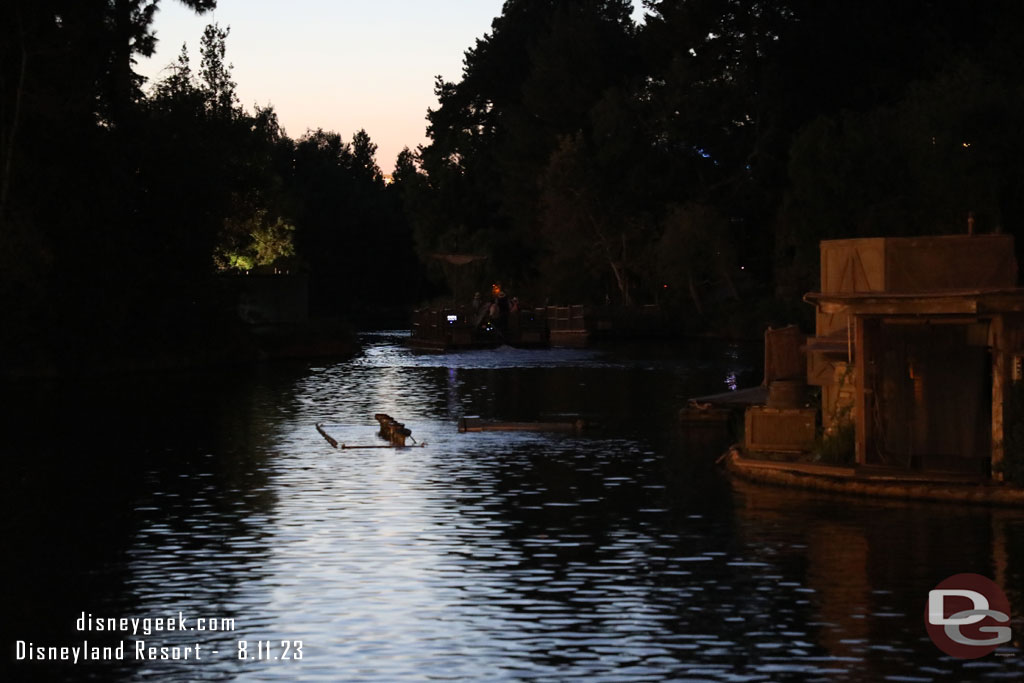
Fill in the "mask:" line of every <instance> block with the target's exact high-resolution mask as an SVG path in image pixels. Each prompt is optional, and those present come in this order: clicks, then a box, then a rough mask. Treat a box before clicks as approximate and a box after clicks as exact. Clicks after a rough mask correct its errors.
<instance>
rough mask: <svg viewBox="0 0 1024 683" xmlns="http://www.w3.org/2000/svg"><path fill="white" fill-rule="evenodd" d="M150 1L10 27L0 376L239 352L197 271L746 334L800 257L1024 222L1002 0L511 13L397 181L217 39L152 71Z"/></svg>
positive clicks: (363, 143)
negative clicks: (269, 274)
mask: <svg viewBox="0 0 1024 683" xmlns="http://www.w3.org/2000/svg"><path fill="white" fill-rule="evenodd" d="M163 1H164V2H169V1H170V0H163ZM179 1H181V2H183V3H184V4H185V5H187V6H189V7H191V8H192V9H194V10H195V11H197V12H200V13H201V12H206V11H207V10H209V9H211V8H213V7H214V5H215V0H179ZM159 2H160V0H34V1H33V2H11V3H6V4H5V5H4V9H2V10H0V302H2V303H3V310H4V311H5V318H6V321H5V324H4V325H3V326H2V327H3V331H2V332H0V342H2V344H3V347H4V348H5V349H7V350H8V351H9V352H10V353H9V354H8V355H9V357H12V358H25V357H29V356H33V355H35V356H40V357H58V358H59V357H67V356H69V355H75V354H77V355H82V354H88V353H90V349H92V350H95V351H96V353H107V354H109V353H115V354H116V353H149V352H154V351H160V350H161V349H165V348H177V347H182V346H185V347H188V346H191V347H193V348H199V347H202V346H203V345H204V344H207V343H208V339H209V338H210V337H211V336H217V335H218V334H220V333H221V332H222V333H223V335H230V334H232V332H231V331H230V330H228V329H222V328H224V327H225V326H226V323H225V322H224V321H225V320H227V319H228V318H229V317H230V316H228V315H227V313H226V312H227V310H228V309H229V308H230V306H231V301H230V296H229V293H228V291H227V290H226V289H225V287H224V286H223V278H222V277H218V276H219V275H222V274H223V273H229V272H232V271H246V270H248V271H252V270H254V269H260V268H268V269H273V268H276V269H278V270H289V271H295V270H298V271H302V272H305V273H307V274H308V276H309V278H310V293H311V304H312V308H313V312H314V314H315V315H321V316H345V315H349V316H351V315H358V314H359V313H360V312H365V311H367V310H379V309H381V308H385V307H401V306H410V305H412V304H415V303H417V302H421V301H424V300H427V299H429V298H431V297H433V296H446V297H448V298H451V297H453V296H458V297H462V298H465V299H468V298H469V297H470V296H472V292H473V291H474V290H477V291H480V290H481V289H482V288H483V287H484V286H485V285H488V284H489V283H490V282H493V281H501V282H503V283H504V284H505V285H506V288H508V289H510V290H512V291H513V292H515V293H517V294H518V295H519V296H520V298H521V299H523V300H528V301H531V302H535V303H543V302H545V301H549V302H573V303H579V302H582V303H614V304H616V305H624V306H630V305H636V304H643V303H654V302H656V303H660V304H662V305H663V306H666V307H675V308H676V309H677V310H679V311H680V313H681V315H683V316H685V317H686V318H687V319H688V320H693V321H694V323H693V324H694V325H696V326H707V325H713V324H715V323H716V320H718V319H720V318H721V316H722V315H723V312H725V313H726V314H728V313H729V312H746V313H747V314H750V312H751V311H753V312H754V314H755V315H757V316H760V317H761V319H762V320H763V319H764V318H765V317H767V316H770V315H773V314H774V312H773V311H774V308H776V307H778V306H781V307H782V308H786V307H787V306H788V305H789V304H793V305H794V306H795V311H789V310H787V311H786V312H785V314H786V315H788V314H790V313H792V314H793V315H797V314H799V311H800V307H799V303H798V302H799V296H800V294H801V293H802V292H805V291H808V290H812V289H815V288H816V286H817V282H816V277H817V253H818V249H817V245H818V241H819V240H821V239H826V238H838V237H857V236H879V235H914V234H927V233H947V232H960V231H963V230H964V228H965V225H966V220H967V216H968V214H971V215H973V217H974V219H975V221H976V225H977V229H979V230H982V231H1008V232H1014V231H1016V229H1017V218H1018V216H1020V215H1021V212H1022V207H1021V206H1020V203H1021V201H1022V200H1021V197H1024V193H1022V192H1021V190H1022V189H1024V188H1022V187H1021V184H1022V181H1021V175H1020V172H1019V169H1020V162H1019V159H1020V158H1021V154H1020V151H1021V148H1022V147H1024V139H1022V135H1024V134H1022V133H1021V131H1020V127H1019V126H1018V125H1016V112H1017V111H1019V104H1020V100H1021V99H1022V93H1024V89H1022V86H1024V75H1022V73H1021V72H1020V69H1019V68H1018V67H1017V64H1019V62H1020V58H1021V56H1022V55H1021V52H1022V50H1024V47H1022V45H1024V44H1022V43H1021V41H1019V40H1018V39H1017V35H1016V33H1017V31H1018V29H1019V28H1020V27H1021V26H1024V21H1022V20H1024V6H1021V5H1020V3H1017V2H1013V1H1011V0H989V1H987V2H985V3H981V4H979V3H976V2H971V1H969V0H905V1H903V2H898V3H893V2H889V1H888V0H886V1H883V0H857V1H854V0H833V1H832V2H819V1H816V0H770V1H758V0H754V1H753V2H748V1H745V0H645V1H644V10H645V16H644V20H643V21H642V22H640V23H636V22H635V21H634V19H633V16H634V14H633V5H632V3H631V2H630V1H629V0H507V2H505V4H504V6H503V8H502V11H501V14H500V15H499V16H498V17H496V18H495V19H494V21H493V23H492V26H491V30H490V31H489V32H488V33H486V34H485V35H483V36H482V37H481V38H479V39H478V40H477V41H476V43H475V44H474V45H473V46H471V47H470V48H469V49H467V50H466V52H465V58H464V66H463V72H462V75H461V78H460V79H459V80H457V81H454V82H449V81H445V80H444V79H442V78H438V79H437V81H436V83H435V92H436V95H437V98H438V104H437V106H436V107H434V108H431V109H430V110H428V112H426V123H427V136H428V142H427V143H426V144H425V145H423V146H421V147H419V148H417V149H416V150H409V149H406V150H403V152H402V153H401V154H399V156H398V159H397V160H396V161H395V171H394V174H393V180H394V182H393V183H391V184H390V185H386V184H385V182H384V177H383V175H382V173H381V170H380V168H379V166H378V165H377V161H376V159H375V152H376V145H375V144H374V143H373V142H372V140H371V139H370V138H369V136H368V135H366V133H365V131H358V132H356V133H355V134H353V135H352V137H351V139H349V140H345V139H343V138H342V137H341V135H339V134H338V133H335V132H331V131H323V130H316V131H307V132H306V133H305V134H304V135H302V136H301V137H299V138H298V139H292V138H290V137H288V136H287V135H285V133H284V132H283V131H282V129H281V127H280V125H279V123H278V121H277V117H276V115H275V113H274V111H273V108H272V107H266V108H261V107H258V106H257V107H254V108H253V109H252V110H249V109H248V108H246V107H244V106H242V105H241V103H240V102H239V101H238V97H237V95H236V93H235V84H234V82H233V81H232V76H231V67H230V64H229V63H228V60H227V46H228V44H229V32H228V29H227V28H226V27H224V28H222V27H219V26H217V25H211V26H209V27H207V29H206V31H205V32H204V34H203V36H202V37H201V39H200V47H201V49H200V53H201V59H200V64H198V65H193V64H191V63H190V62H189V59H188V53H187V52H186V51H184V50H183V51H182V54H181V56H180V57H179V59H178V60H177V61H176V62H175V63H174V64H173V65H172V67H171V68H170V69H169V70H168V75H167V76H165V77H164V78H162V79H161V80H160V81H159V82H157V83H149V84H147V83H144V82H143V79H142V78H141V77H139V76H138V75H137V74H136V73H135V71H134V66H135V63H136V60H137V59H138V58H139V57H145V56H149V55H151V54H152V53H153V50H154V47H155V37H154V31H153V20H154V17H155V13H156V9H157V7H158V5H159ZM327 86H328V87H329V84H327ZM460 264H466V265H460ZM101 349H102V350H101Z"/></svg>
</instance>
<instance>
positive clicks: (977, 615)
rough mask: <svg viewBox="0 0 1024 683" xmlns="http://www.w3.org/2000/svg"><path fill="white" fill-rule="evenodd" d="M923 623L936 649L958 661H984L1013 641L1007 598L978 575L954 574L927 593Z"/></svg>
mask: <svg viewBox="0 0 1024 683" xmlns="http://www.w3.org/2000/svg"><path fill="white" fill-rule="evenodd" d="M924 621H925V628H926V629H927V630H928V635H929V636H930V637H931V639H932V642H933V643H935V645H936V647H938V648H939V649H940V650H942V651H943V652H945V653H946V654H947V655H951V656H953V657H957V658H959V659H977V658H978V657H984V656H985V655H987V654H989V653H990V652H992V651H993V650H995V649H996V648H997V647H999V646H1000V645H1002V644H1003V643H1008V642H1010V639H1011V637H1012V634H1011V632H1010V627H1009V623H1010V602H1009V600H1007V599H1006V594H1005V593H1003V591H1002V589H1001V588H999V586H997V585H996V584H995V583H994V582H993V581H992V580H990V579H987V578H985V577H984V576H980V575H978V574H955V575H954V576H951V577H949V578H948V579H946V580H945V581H943V582H942V583H940V584H939V585H938V586H936V587H935V588H934V590H930V591H928V605H927V606H926V607H925V614H924ZM1000 624H1005V625H1003V626H1000Z"/></svg>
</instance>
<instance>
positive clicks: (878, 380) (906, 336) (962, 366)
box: [867, 320, 992, 476]
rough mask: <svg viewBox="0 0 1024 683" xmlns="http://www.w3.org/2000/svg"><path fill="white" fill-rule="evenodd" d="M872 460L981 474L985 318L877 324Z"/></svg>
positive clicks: (985, 456) (985, 463) (986, 400)
mask: <svg viewBox="0 0 1024 683" xmlns="http://www.w3.org/2000/svg"><path fill="white" fill-rule="evenodd" d="M875 329H876V330H877V335H878V336H877V343H876V344H872V347H873V348H874V349H875V350H876V354H875V358H874V360H875V372H874V373H873V379H872V380H871V381H872V383H873V385H874V386H873V387H871V388H872V395H873V396H874V401H873V403H874V405H873V406H872V412H873V421H874V429H873V430H872V433H873V437H874V438H873V441H874V443H873V444H869V448H868V453H867V457H868V459H869V462H871V461H874V462H876V463H877V464H886V465H897V466H902V467H908V468H912V469H924V470H933V471H935V470H940V471H951V472H962V473H971V474H978V475H982V476H985V475H987V474H988V473H989V467H990V464H991V452H992V361H991V354H990V351H989V349H988V346H987V344H988V323H987V322H978V323H963V322H957V323H942V322H935V321H931V322H927V323H922V322H918V321H916V320H908V321H906V322H904V321H902V320H887V321H882V322H881V324H880V325H878V326H877V327H876V328H875Z"/></svg>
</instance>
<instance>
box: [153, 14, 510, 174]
mask: <svg viewBox="0 0 1024 683" xmlns="http://www.w3.org/2000/svg"><path fill="white" fill-rule="evenodd" d="M503 4H504V3H503V0H374V1H373V2H367V1H366V0H291V1H290V2H284V1H283V0H219V1H218V3H217V9H216V10H215V11H213V12H208V13H207V14H204V15H196V14H195V13H194V12H192V11H191V10H189V9H187V8H186V7H185V6H184V5H183V4H181V3H180V2H172V1H171V0H165V2H162V3H160V9H159V11H158V13H157V15H156V20H155V22H154V28H155V30H156V34H157V38H158V40H159V43H158V45H157V52H156V54H155V55H154V56H153V57H152V58H151V59H140V60H139V64H138V66H137V67H136V69H137V71H138V72H139V73H141V74H142V75H143V76H146V77H148V78H149V79H150V81H151V82H152V81H153V80H157V79H159V78H161V77H162V72H163V73H164V74H166V72H164V71H163V70H164V69H165V68H166V67H167V66H168V65H169V64H171V63H173V62H174V61H175V60H176V59H177V56H178V53H179V52H180V51H181V46H182V43H188V47H189V52H190V54H191V58H192V64H193V67H194V68H196V69H198V66H199V41H200V38H201V37H202V34H203V27H204V26H206V25H207V24H209V23H212V22H217V23H218V24H220V26H221V27H230V28H231V34H230V35H229V36H228V41H227V57H228V62H229V63H231V64H233V65H234V71H233V73H234V80H235V82H236V83H237V84H238V88H237V90H238V95H239V98H240V99H241V102H242V104H243V105H244V106H245V107H246V108H247V109H249V110H250V111H251V110H252V108H253V105H254V104H259V105H260V106H265V105H267V104H272V105H273V106H274V109H275V111H277V115H278V119H279V120H280V122H281V125H282V126H283V127H284V128H285V130H286V131H287V133H288V135H289V136H291V137H293V138H298V137H301V136H302V135H303V134H304V133H305V132H306V130H307V129H314V130H315V129H316V128H323V129H325V130H332V131H335V132H338V133H340V134H341V135H342V137H343V138H344V139H345V140H351V138H352V134H353V133H354V132H356V131H357V130H359V129H360V128H365V129H366V132H367V133H369V134H370V137H371V138H372V139H373V141H374V142H375V143H377V145H378V150H377V163H378V164H379V165H380V167H381V170H383V171H384V172H385V173H390V172H391V170H392V169H393V168H394V164H395V158H396V157H397V156H398V152H399V151H401V149H402V147H405V146H408V147H409V148H411V149H415V148H416V146H417V145H419V144H422V143H424V142H426V137H425V135H424V132H425V130H426V119H425V117H426V113H427V108H428V107H434V106H436V104H437V100H436V98H435V97H434V77H435V76H437V75H441V76H443V77H444V78H445V79H446V80H449V81H457V80H459V78H460V76H461V73H462V58H463V53H464V52H465V51H466V49H467V48H469V47H472V46H473V45H474V44H475V42H476V39H477V38H479V37H482V36H483V35H484V34H485V33H489V32H490V30H491V21H492V20H493V19H494V17H496V16H498V15H499V14H500V13H501V7H502V5H503Z"/></svg>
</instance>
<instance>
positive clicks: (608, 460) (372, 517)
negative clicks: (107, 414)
mask: <svg viewBox="0 0 1024 683" xmlns="http://www.w3.org/2000/svg"><path fill="white" fill-rule="evenodd" d="M365 341H366V343H367V347H366V350H365V352H364V353H363V354H362V355H361V356H359V357H358V358H356V359H353V360H352V361H348V362H343V363H330V364H314V365H311V366H303V367H291V368H287V369H286V368H276V369H275V368H272V369H268V370H265V371H263V372H262V373H261V374H260V375H258V376H257V377H255V378H247V379H243V380H239V383H238V386H235V387H232V388H231V389H230V390H228V389H224V390H217V391H204V392H203V394H202V395H203V396H205V398H204V399H202V400H200V401H199V403H198V405H197V403H196V402H195V397H194V395H191V394H190V395H189V396H190V397H189V398H188V399H182V400H181V401H179V402H172V405H171V407H170V408H168V409H167V410H166V411H165V413H164V414H165V417H166V420H167V421H166V423H161V425H160V427H161V428H160V429H159V430H155V428H153V426H152V425H150V426H149V427H148V428H147V434H148V438H149V441H148V442H147V443H148V446H147V447H146V449H145V453H146V456H145V459H144V462H145V463H146V464H145V466H144V467H143V468H142V470H141V473H140V475H139V477H138V479H137V480H134V481H131V482H130V486H131V492H130V494H128V495H126V498H125V499H124V505H125V506H126V508H127V509H128V512H127V513H125V514H126V517H127V519H126V520H125V521H124V522H123V523H121V524H119V525H117V527H116V528H115V529H113V530H112V531H111V532H110V538H107V539H105V540H103V544H104V545H103V548H104V549H103V550H102V552H98V556H94V554H93V553H94V552H95V551H94V550H89V551H87V550H85V549H84V548H85V544H84V543H82V540H81V538H82V537H81V534H72V533H69V534H68V536H67V538H63V539H62V541H63V543H64V547H65V548H66V549H67V552H68V553H70V554H71V556H72V557H75V558H79V559H81V560H82V561H83V564H82V566H81V567H80V568H68V567H64V568H54V567H50V568H49V569H47V573H46V574H45V575H46V577H48V579H53V580H58V579H61V578H63V579H64V580H65V581H66V582H67V583H68V585H69V587H68V588H66V589H63V590H60V591H58V592H57V593H56V596H54V595H53V594H49V596H50V597H49V601H50V602H49V603H48V604H47V605H46V607H45V609H42V610H39V608H38V606H37V607H36V609H37V610H38V611H41V612H42V614H43V616H41V617H39V618H38V621H39V623H38V629H39V631H38V635H36V634H35V633H30V634H29V635H30V636H31V637H34V638H36V639H37V640H40V641H42V640H45V639H47V638H49V639H50V640H54V639H56V638H64V637H65V635H53V634H52V633H51V634H47V633H46V632H45V628H46V627H47V626H48V625H49V626H51V627H52V624H53V622H61V621H68V620H73V619H74V617H75V616H77V614H78V612H79V611H81V610H90V611H92V612H94V613H97V614H106V615H112V616H119V615H122V614H127V615H157V614H162V613H167V612H169V613H171V614H176V613H177V612H178V611H182V612H184V613H185V614H188V615H193V616H203V615H206V616H218V617H227V616H230V617H234V618H235V619H236V620H237V622H238V631H237V632H236V633H233V634H230V635H229V636H228V635H224V634H198V635H199V637H197V634H195V633H186V634H161V636H160V637H159V640H160V641H161V644H167V645H172V644H175V643H182V644H185V643H193V642H201V643H203V644H204V645H205V646H206V647H207V648H209V649H214V648H216V649H218V651H219V653H220V655H219V656H217V657H211V658H210V659H208V660H206V661H203V662H192V663H187V664H186V663H181V662H147V663H145V665H144V666H139V665H138V664H135V663H132V664H130V665H126V666H125V667H124V668H123V669H121V670H120V672H119V673H120V674H121V675H122V676H123V677H124V678H126V679H130V680H142V679H145V678H147V677H155V678H158V679H160V680H199V679H206V680H270V679H274V680H332V681H333V680H375V681H400V680H425V679H434V678H438V679H447V680H501V679H530V680H551V681H560V680H566V679H574V678H575V679H584V680H601V681H617V680H623V681H644V680H711V681H783V680H850V681H860V680H882V679H884V678H885V677H893V678H892V680H928V681H931V680H936V681H938V680H974V679H993V680H999V679H1005V678H1008V677H1018V678H1019V676H1020V675H1021V673H1022V672H1024V667H1022V664H1021V659H1020V657H1014V658H1011V657H998V658H997V657H991V658H988V659H986V660H982V661H980V662H975V663H962V662H957V661H954V660H951V659H950V658H948V657H944V656H940V653H939V652H938V651H937V650H935V648H934V647H933V646H932V645H931V643H930V642H929V641H928V638H927V636H926V634H925V632H924V628H923V618H922V612H923V605H924V599H925V596H926V593H927V590H928V589H929V588H932V587H934V585H935V584H936V583H938V581H939V580H940V579H942V578H945V576H948V575H949V574H952V573H957V572H961V571H977V572H979V573H983V574H987V575H990V576H993V577H995V578H997V581H999V582H1000V583H1001V584H1002V585H1003V586H1004V587H1005V588H1006V589H1007V591H1008V593H1010V598H1011V603H1012V604H1014V605H1015V607H1016V612H1015V613H1016V614H1017V615H1018V617H1019V615H1021V613H1022V612H1021V607H1022V600H1021V593H1020V590H1021V587H1022V585H1024V581H1022V579H1024V575H1022V569H1021V568H1022V566H1024V565H1022V560H1024V558H1022V556H1021V554H1022V550H1021V548H1020V545H1019V544H1018V543H1011V541H1010V539H1019V538H1020V537H1021V532H1022V531H1024V515H1021V514H1020V513H1017V512H1011V511H991V510H983V509H966V510H960V511H957V510H951V509H947V508H944V507H941V506H935V505H903V504H891V503H889V504H880V503H869V502H865V501H860V502H858V503H855V504H851V503H849V502H847V501H836V500H830V499H828V498H821V497H817V496H814V495H810V494H797V493H793V492H785V491H776V490H772V489H762V488H757V487H751V486H746V485H742V484H733V483H730V482H728V481H727V480H725V479H724V478H723V477H722V476H721V475H720V474H719V473H718V472H716V471H715V470H713V469H712V468H711V467H709V466H708V464H707V461H708V459H709V457H712V458H713V456H714V453H701V452H699V451H697V450H691V451H689V452H687V450H686V449H687V446H686V445H685V443H684V442H683V441H681V440H680V439H678V438H676V435H675V434H674V433H673V430H672V429H671V425H672V417H673V413H674V411H675V409H676V408H677V407H678V406H679V405H681V403H682V400H683V399H684V398H685V397H686V396H688V395H695V394H700V393H711V392H713V391H720V390H721V388H720V387H721V384H722V382H723V381H726V380H725V379H724V378H728V377H729V376H733V377H735V376H736V375H739V376H741V377H743V378H744V383H746V384H749V383H750V382H752V381H756V379H757V378H756V369H754V368H752V367H750V366H749V365H747V364H745V362H744V360H743V359H744V357H745V356H743V355H742V354H739V353H737V352H736V349H735V348H723V349H716V348H714V347H713V346H708V347H703V348H702V349H696V350H695V349H690V348H688V349H685V351H686V353H680V350H679V349H674V350H668V351H665V350H650V349H647V350H638V349H632V350H629V351H626V352H615V353H611V352H605V351H600V350H550V351H519V350H514V349H499V350H497V351H488V352H470V353H461V354H449V355H417V354H413V353H411V352H409V351H408V350H406V349H405V348H403V347H402V346H401V345H400V344H399V343H398V342H399V341H400V338H399V337H397V336H395V335H387V334H383V335H370V336H367V337H366V339H365ZM698 352H699V353H698ZM746 357H748V358H749V357H750V356H746ZM207 389H209V387H207ZM376 412H387V413H389V414H391V415H393V416H395V417H397V418H399V419H400V420H402V421H404V422H405V423H406V424H407V426H409V427H410V428H412V429H413V433H414V436H415V437H416V438H417V439H418V440H419V441H421V442H423V441H425V442H426V443H427V444H428V445H427V446H426V447H425V448H415V449H407V450H404V451H395V450H387V449H375V450H351V451H337V450H333V449H331V448H330V446H329V445H328V444H327V443H326V442H325V441H324V440H323V439H322V438H321V437H320V436H319V434H318V433H317V432H316V430H315V429H314V428H313V424H314V423H316V422H330V423H331V424H332V426H331V431H332V434H334V435H335V437H336V438H338V439H339V441H343V442H346V443H349V444H360V443H366V444H373V443H379V441H377V440H376V438H375V436H374V432H375V425H376V423H375V422H374V420H373V414H374V413H376ZM561 413H579V414H584V415H587V416H588V417H590V418H592V420H593V421H594V423H595V424H597V425H598V427H597V429H596V431H594V432H592V433H589V434H584V435H582V436H568V435H558V434H523V433H517V434H505V433H476V434H459V433H458V432H457V431H456V429H455V421H456V420H457V419H458V418H459V417H461V416H463V415H466V414H474V415H481V416H484V417H489V418H505V419H530V418H535V417H537V416H540V415H552V414H561ZM175 427H177V428H175ZM126 452H129V453H131V452H134V451H132V450H131V448H129V449H128V450H127V451H126ZM111 505H114V504H111ZM87 509H88V508H86V510H87ZM117 510H118V511H120V510H121V508H117ZM109 512H110V511H109V510H104V514H107V513H109ZM58 521H61V520H58ZM96 522H97V520H95V519H92V520H90V519H89V518H88V513H87V512H86V520H85V521H83V522H80V523H81V524H82V525H83V528H90V529H91V528H93V525H94V524H96ZM34 523H36V524H38V526H39V528H38V529H37V530H36V532H37V533H42V531H43V529H44V526H45V525H46V524H48V523H52V520H49V521H48V520H46V519H41V520H40V521H37V522H34ZM94 540H95V539H90V540H89V542H90V543H92V542H93V541H94ZM42 545H43V544H41V547H40V548H38V549H35V550H34V551H33V552H32V553H30V557H34V558H36V560H37V561H38V562H40V563H41V562H42V559H41V558H42V556H46V552H45V550H44V548H43V547H42ZM90 547H91V546H90ZM47 566H49V565H47ZM30 569H31V568H26V569H25V570H24V571H25V574H26V576H27V575H28V574H29V571H30ZM51 572H52V573H54V574H55V576H52V577H51V576H50V573H51ZM83 576H84V578H83ZM30 585H31V582H30ZM47 585H49V584H48V583H45V582H44V581H43V580H42V579H40V585H39V586H36V587H35V589H34V593H33V590H30V591H28V592H27V593H26V597H25V598H24V599H25V600H26V601H29V600H31V599H32V598H33V597H39V594H41V593H42V592H43V591H45V590H46V586H47ZM51 590H52V586H51ZM44 604H46V603H44ZM29 609H30V608H29V607H27V606H26V607H24V610H25V611H26V612H27V611H28V610H29ZM67 615H70V616H67ZM27 623H35V622H33V621H32V620H31V619H29V621H28V622H27ZM26 628H28V627H26ZM1016 628H1017V633H1018V634H1019V633H1020V622H1019V619H1018V621H1017V625H1016ZM16 637H20V636H16ZM153 639H154V640H158V638H157V637H156V636H154V637H153ZM239 639H246V640H248V641H249V643H250V645H249V647H250V649H251V648H252V647H254V643H255V641H257V640H270V641H272V642H273V643H274V644H275V646H276V645H277V644H279V642H280V641H281V640H290V641H291V640H301V641H302V642H303V644H304V645H303V655H304V658H303V660H302V661H301V662H297V661H290V662H284V661H262V662H256V661H250V662H245V663H239V662H238V661H237V659H236V658H234V656H229V653H230V654H231V655H233V653H234V652H235V650H236V649H237V645H236V641H237V640H239ZM22 671H24V670H22ZM46 671H47V672H51V670H50V669H46ZM52 672H55V674H56V675H55V676H53V677H52V678H53V679H55V680H57V679H59V676H61V675H67V673H68V671H67V669H66V668H60V667H56V668H55V669H53V670H52ZM115 673H116V672H115ZM88 675H94V676H95V678H97V679H101V678H109V677H111V671H110V670H109V669H107V668H102V667H100V668H90V667H85V668H82V669H79V670H75V671H74V674H73V675H70V676H67V677H68V678H69V679H71V680H74V679H76V678H82V677H87V676H88Z"/></svg>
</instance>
